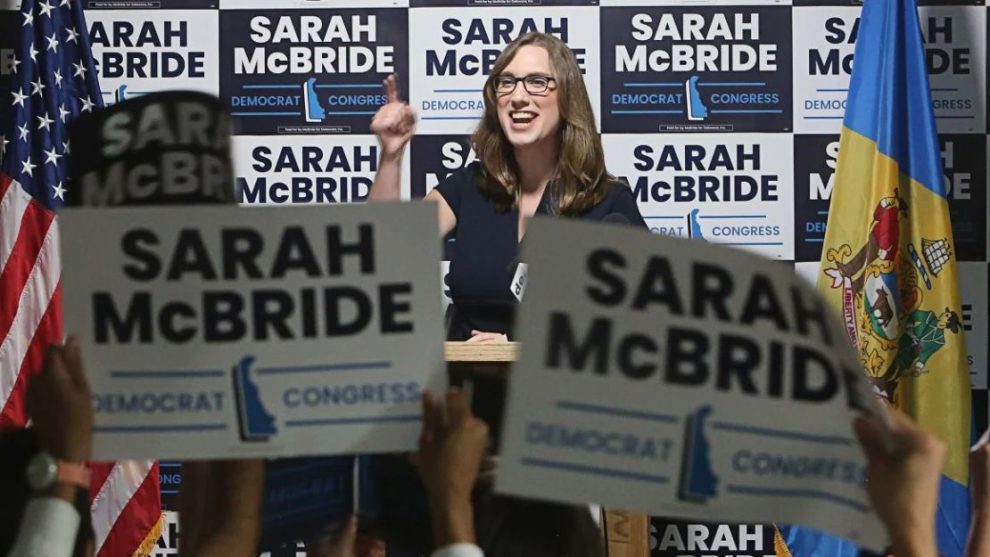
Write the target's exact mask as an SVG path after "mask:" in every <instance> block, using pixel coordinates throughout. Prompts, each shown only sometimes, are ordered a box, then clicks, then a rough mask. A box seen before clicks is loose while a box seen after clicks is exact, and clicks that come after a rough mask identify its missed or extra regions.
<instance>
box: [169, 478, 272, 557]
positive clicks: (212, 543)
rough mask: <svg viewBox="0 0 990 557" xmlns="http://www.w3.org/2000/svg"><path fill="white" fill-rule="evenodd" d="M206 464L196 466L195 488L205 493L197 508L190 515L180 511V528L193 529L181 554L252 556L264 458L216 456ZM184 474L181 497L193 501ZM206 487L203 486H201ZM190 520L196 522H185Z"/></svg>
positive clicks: (257, 537) (257, 532)
mask: <svg viewBox="0 0 990 557" xmlns="http://www.w3.org/2000/svg"><path fill="white" fill-rule="evenodd" d="M203 465H205V466H206V467H207V468H208V469H206V470H205V472H204V469H203V468H200V469H198V473H199V474H200V476H199V479H200V480H202V479H203V477H204V476H205V480H206V481H205V484H206V485H205V486H204V485H203V482H202V481H198V482H196V483H197V484H198V487H197V488H198V489H200V490H202V491H203V493H204V495H205V496H202V497H201V498H199V499H198V500H199V501H201V505H202V506H201V508H200V509H199V512H196V513H193V517H188V516H187V517H183V516H182V515H181V514H180V515H179V520H180V531H185V530H184V529H185V528H187V527H188V528H189V529H190V530H192V531H194V532H196V535H195V537H194V538H193V539H192V540H188V543H184V544H183V551H182V555H183V556H184V557H185V556H187V555H192V556H205V557H209V556H214V555H216V556H218V557H219V556H223V557H238V556H242V555H243V556H245V557H254V556H256V555H257V554H258V551H257V546H258V541H259V540H260V538H261V500H262V495H263V490H264V479H265V462H264V460H261V459H249V460H219V461H211V462H208V463H196V464H194V465H193V466H194V467H195V466H203ZM191 487H192V485H189V484H186V483H185V478H183V483H182V488H181V489H180V500H184V501H187V502H190V503H191V502H192V501H194V500H197V499H190V498H189V497H188V495H189V494H190V493H189V491H188V488H191ZM204 488H205V489H204ZM190 521H195V522H196V523H195V524H193V525H191V526H187V524H189V523H190Z"/></svg>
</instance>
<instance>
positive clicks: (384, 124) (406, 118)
mask: <svg viewBox="0 0 990 557" xmlns="http://www.w3.org/2000/svg"><path fill="white" fill-rule="evenodd" d="M383 85H384V86H385V98H386V99H387V102H386V103H385V105H384V106H382V107H381V108H379V109H378V112H376V113H375V116H374V118H372V120H371V132H372V133H374V134H375V135H377V136H378V145H379V148H380V149H381V153H380V155H379V157H378V171H377V172H375V181H374V183H373V184H372V185H371V191H370V192H369V195H368V199H369V200H371V201H397V200H398V199H399V196H400V194H401V187H400V183H401V180H402V153H403V151H404V150H405V148H406V144H407V143H409V139H410V138H411V137H412V136H413V134H414V133H415V132H416V113H415V112H414V111H413V109H412V107H411V106H409V104H408V103H406V102H404V101H403V100H402V99H401V98H400V97H399V84H398V82H397V80H396V76H395V74H392V75H390V76H388V77H387V78H386V79H385V81H384V82H383Z"/></svg>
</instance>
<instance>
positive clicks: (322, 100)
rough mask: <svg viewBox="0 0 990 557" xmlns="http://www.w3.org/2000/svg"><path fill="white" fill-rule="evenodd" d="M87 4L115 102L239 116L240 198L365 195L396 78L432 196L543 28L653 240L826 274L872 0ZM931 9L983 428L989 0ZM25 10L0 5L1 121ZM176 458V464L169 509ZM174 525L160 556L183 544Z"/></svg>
mask: <svg viewBox="0 0 990 557" xmlns="http://www.w3.org/2000/svg"><path fill="white" fill-rule="evenodd" d="M73 1H76V0H73ZM80 1H84V2H85V7H86V8H87V10H88V11H87V20H88V23H89V26H90V34H91V39H92V43H93V49H94V55H95V57H96V62H97V65H98V67H99V70H100V77H101V84H102V87H103V92H104V93H103V94H104V101H105V102H107V103H112V102H115V101H117V100H119V99H123V98H128V97H132V96H138V95H142V94H146V93H149V92H153V91H162V90H168V89H194V90H201V91H207V92H210V93H214V94H217V95H219V96H220V97H221V98H223V99H224V100H225V101H226V102H227V103H228V104H229V106H230V110H231V112H232V114H233V116H234V121H235V134H236V135H235V137H234V141H233V149H234V159H235V172H236V174H237V180H238V183H239V185H240V187H241V188H242V191H243V192H244V198H243V202H244V203H247V204H289V203H299V204H307V203H346V202H353V201H361V200H363V199H364V198H365V197H366V196H367V193H368V187H369V186H370V184H371V181H372V177H373V176H374V173H375V169H376V165H377V158H378V147H377V142H376V140H375V137H374V136H373V135H371V134H370V133H369V128H368V126H369V122H370V119H371V116H372V115H373V114H374V112H375V110H376V108H377V107H378V106H379V105H380V104H382V103H383V101H384V96H383V93H382V90H381V80H382V79H383V78H384V77H385V76H387V75H388V74H390V73H392V72H396V73H397V74H398V75H399V82H400V84H401V88H402V91H403V95H404V97H405V98H407V99H408V100H409V102H410V103H411V104H412V106H413V107H414V108H415V109H416V111H417V113H418V115H419V118H420V122H419V126H418V130H417V135H416V137H414V138H413V140H412V142H411V145H410V148H409V149H410V153H409V156H407V157H405V163H404V164H405V169H404V179H403V194H404V196H406V197H410V198H417V197H422V196H423V195H425V193H426V192H428V191H429V190H430V189H431V188H432V187H433V186H435V185H436V184H437V183H438V181H439V180H442V179H443V177H444V176H446V175H447V174H448V173H450V172H453V171H455V170H457V169H459V168H462V167H463V166H465V165H466V164H468V163H469V162H470V161H471V160H473V158H474V154H473V152H472V151H471V150H470V148H469V145H468V134H470V132H471V131H472V129H473V127H474V125H475V123H476V121H477V117H478V115H479V114H480V109H481V106H482V101H481V98H482V94H481V89H482V86H483V83H484V80H485V78H486V76H487V75H488V72H489V70H490V68H491V66H492V64H493V62H494V60H495V58H496V57H497V56H498V53H499V52H500V51H501V49H502V48H503V47H504V45H505V44H506V43H507V42H509V41H511V40H512V39H514V38H515V37H517V36H519V35H520V34H521V33H524V32H528V31H533V30H535V31H543V32H548V33H552V34H554V35H557V36H559V37H560V38H561V39H563V40H564V41H565V42H566V43H567V44H568V45H569V46H570V47H571V48H572V50H573V51H574V53H575V54H576V56H577V59H578V61H579V64H580V65H581V68H582V70H583V72H584V78H585V83H586V85H587V88H588V92H589V94H590V97H591V100H592V104H593V107H594V109H595V116H596V120H597V123H598V125H599V129H600V130H601V132H602V140H603V143H604V147H605V155H606V162H607V164H608V167H609V170H610V171H611V172H612V173H613V174H616V175H618V176H621V177H623V178H625V179H626V180H628V181H629V183H630V184H631V185H632V187H633V188H634V192H635V194H636V196H637V198H638V200H639V203H640V209H641V211H642V213H643V215H644V216H645V217H646V218H647V221H648V222H649V224H650V226H651V228H652V229H653V230H654V231H655V232H657V233H662V234H676V235H681V236H691V237H700V238H703V239H705V240H707V241H711V242H718V243H723V244H727V245H731V246H735V247H737V248H738V249H745V250H751V251H753V252H755V253H758V254H760V255H762V256H764V257H768V258H771V259H776V260H780V261H786V262H793V264H794V265H795V267H796V269H797V270H798V272H799V273H801V274H803V275H806V276H808V277H813V276H814V274H815V273H816V271H817V262H818V258H819V254H820V250H821V245H822V238H823V236H824V228H825V221H826V216H827V211H828V201H829V196H830V193H831V188H832V184H833V173H834V170H835V163H836V157H837V155H838V133H839V129H840V126H841V119H842V114H843V110H844V105H845V96H846V88H847V87H848V81H849V72H850V70H851V66H852V57H853V50H854V47H855V41H856V36H857V33H858V30H859V19H858V16H859V10H860V8H859V6H860V4H861V1H860V0H721V1H707V0H600V1H595V0H80ZM920 3H921V4H922V6H921V8H920V16H921V27H922V32H923V34H924V38H925V41H926V43H927V45H928V48H927V60H928V65H929V72H930V76H931V87H932V96H933V102H934V108H935V114H936V118H937V123H938V128H939V131H940V133H941V145H942V160H943V163H944V166H945V180H946V183H947V184H948V185H949V189H950V192H951V199H950V207H951V211H952V218H953V232H954V235H955V242H956V248H957V253H956V256H957V258H958V259H959V261H960V265H959V268H960V271H961V273H960V277H961V285H960V287H961V289H962V298H963V304H964V306H963V307H964V315H963V323H964V330H965V333H966V336H967V344H968V347H969V362H970V374H971V378H972V385H973V388H974V391H973V398H974V417H975V420H976V424H977V425H976V426H977V428H978V430H980V431H982V430H983V429H985V428H986V426H987V399H988V390H987V344H988V342H987V338H988V337H987V333H988V328H987V318H988V301H987V289H988V276H990V272H988V259H987V258H988V255H987V235H988V230H987V224H986V221H987V218H986V217H987V209H988V208H987V173H988V162H987V161H988V159H990V156H988V154H990V151H988V144H990V141H988V135H987V132H988V113H987V106H986V105H987V89H988V80H987V74H988V71H987V34H988V23H990V13H988V12H990V8H988V7H987V6H986V3H985V0H970V1H968V2H965V1H961V0H960V1H951V0H928V1H925V0H922V1H921V2H920ZM18 4H19V1H18V0H0V126H2V127H0V129H6V125H7V123H8V122H9V118H10V114H9V106H10V100H11V96H10V94H9V89H10V88H9V84H8V83H7V82H6V80H7V78H8V76H9V75H10V73H11V64H12V60H13V54H14V50H13V49H14V45H15V42H16V37H17V28H18V24H19V21H18V18H17V15H16V14H17V12H16V10H17V8H18ZM174 466H175V465H170V464H163V466H162V486H163V487H162V489H163V495H164V497H165V505H166V506H170V505H171V504H172V497H173V496H174V494H175V492H176V490H177V487H178V482H179V481H180V474H179V473H178V470H177V469H176V468H174ZM661 533H662V532H661V531H657V532H654V536H659V535H660V534H661ZM175 534H176V530H175V526H174V524H172V525H170V527H169V528H167V531H166V533H165V535H164V537H163V539H162V540H161V543H160V547H159V550H158V554H160V555H167V554H173V553H174V550H175V541H176V540H175V537H176V536H175ZM659 554H660V553H657V555H659Z"/></svg>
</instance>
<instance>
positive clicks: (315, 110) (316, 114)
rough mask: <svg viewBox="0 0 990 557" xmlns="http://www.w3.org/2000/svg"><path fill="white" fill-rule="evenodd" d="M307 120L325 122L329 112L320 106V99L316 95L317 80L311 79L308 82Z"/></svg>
mask: <svg viewBox="0 0 990 557" xmlns="http://www.w3.org/2000/svg"><path fill="white" fill-rule="evenodd" d="M306 101H307V103H306V111H307V112H306V119H307V120H309V121H316V120H323V119H324V118H326V116H327V111H326V110H324V109H323V105H321V104H320V98H319V97H318V96H317V95H316V78H315V77H311V78H309V79H307V80H306Z"/></svg>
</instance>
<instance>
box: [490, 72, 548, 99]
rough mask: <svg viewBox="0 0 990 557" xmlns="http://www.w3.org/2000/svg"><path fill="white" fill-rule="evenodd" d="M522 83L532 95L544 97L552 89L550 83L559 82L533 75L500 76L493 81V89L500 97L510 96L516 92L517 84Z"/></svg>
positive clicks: (544, 76)
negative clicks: (509, 94)
mask: <svg viewBox="0 0 990 557" xmlns="http://www.w3.org/2000/svg"><path fill="white" fill-rule="evenodd" d="M520 81H522V84H523V87H524V88H525V89H526V92H527V93H529V94H530V95H542V94H544V93H546V92H547V90H549V89H550V83H551V82H556V81H557V80H556V79H554V78H552V77H550V76H547V75H540V74H531V75H526V76H523V77H515V76H511V75H500V76H498V77H496V78H495V79H493V80H492V87H494V88H495V92H496V93H498V94H500V95H503V94H508V93H511V92H513V91H515V90H516V84H517V83H519V82H520Z"/></svg>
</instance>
